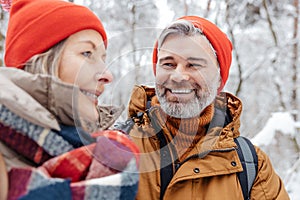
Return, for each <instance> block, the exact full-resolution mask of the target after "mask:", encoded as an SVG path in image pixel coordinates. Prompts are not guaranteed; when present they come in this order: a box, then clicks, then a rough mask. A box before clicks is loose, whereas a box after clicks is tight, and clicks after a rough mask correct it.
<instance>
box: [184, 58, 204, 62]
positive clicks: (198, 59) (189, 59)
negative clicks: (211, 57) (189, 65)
mask: <svg viewBox="0 0 300 200" xmlns="http://www.w3.org/2000/svg"><path fill="white" fill-rule="evenodd" d="M186 60H187V61H201V62H204V63H207V60H206V59H204V58H198V57H188V58H187V59H186Z"/></svg>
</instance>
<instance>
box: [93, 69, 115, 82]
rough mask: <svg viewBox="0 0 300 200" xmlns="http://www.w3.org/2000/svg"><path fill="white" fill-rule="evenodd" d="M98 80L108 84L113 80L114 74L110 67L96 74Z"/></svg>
mask: <svg viewBox="0 0 300 200" xmlns="http://www.w3.org/2000/svg"><path fill="white" fill-rule="evenodd" d="M96 80H97V81H98V82H101V83H104V84H107V83H110V82H112V81H113V75H112V73H111V72H110V71H109V70H108V69H106V70H104V71H103V72H98V73H97V74H96Z"/></svg>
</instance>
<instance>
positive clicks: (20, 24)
mask: <svg viewBox="0 0 300 200" xmlns="http://www.w3.org/2000/svg"><path fill="white" fill-rule="evenodd" d="M84 29H93V30H96V31H97V32H99V33H100V35H101V36H102V39H103V41H104V45H105V47H106V46H107V44H106V40H107V38H106V33H105V30H104V27H103V25H102V23H101V21H100V20H99V18H98V17H97V16H96V15H95V14H94V13H93V12H92V11H91V10H89V9H88V8H86V7H84V6H80V5H76V4H74V3H70V2H66V1H62V0H13V1H12V5H11V8H10V17H9V22H8V29H7V34H6V44H5V57H4V60H5V65H6V66H8V67H16V68H21V69H22V68H24V64H25V63H26V61H28V59H30V58H31V57H32V56H34V55H36V54H40V53H43V52H45V51H46V50H48V49H49V48H51V47H52V46H54V45H55V44H57V43H58V42H60V41H62V40H64V39H66V38H67V37H68V36H70V35H72V34H74V33H76V32H78V31H81V30H84Z"/></svg>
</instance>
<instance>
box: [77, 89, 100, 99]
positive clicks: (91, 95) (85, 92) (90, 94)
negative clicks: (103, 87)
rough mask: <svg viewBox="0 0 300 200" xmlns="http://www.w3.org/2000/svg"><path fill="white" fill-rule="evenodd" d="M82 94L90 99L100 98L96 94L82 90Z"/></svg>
mask: <svg viewBox="0 0 300 200" xmlns="http://www.w3.org/2000/svg"><path fill="white" fill-rule="evenodd" d="M81 92H82V93H83V94H85V95H86V96H89V97H92V98H95V99H97V98H98V97H97V96H96V95H95V94H93V93H90V92H87V91H85V90H81Z"/></svg>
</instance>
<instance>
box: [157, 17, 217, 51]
mask: <svg viewBox="0 0 300 200" xmlns="http://www.w3.org/2000/svg"><path fill="white" fill-rule="evenodd" d="M171 35H175V36H196V35H202V36H203V37H204V38H205V39H206V40H207V41H208V43H209V45H210V47H211V49H212V50H213V52H214V54H215V56H217V54H216V51H215V49H214V48H213V46H212V45H211V43H210V41H209V40H208V39H207V37H206V36H205V35H204V33H203V31H202V30H201V29H199V28H197V27H195V26H194V25H193V24H192V23H191V22H190V21H187V20H184V19H180V20H176V21H174V22H173V23H171V24H170V25H169V26H167V27H166V28H165V29H164V30H163V31H162V33H161V34H160V36H159V37H158V41H157V44H158V46H157V49H158V50H159V49H160V48H161V46H162V45H163V43H164V42H165V40H166V39H167V38H168V37H169V36H171Z"/></svg>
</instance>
